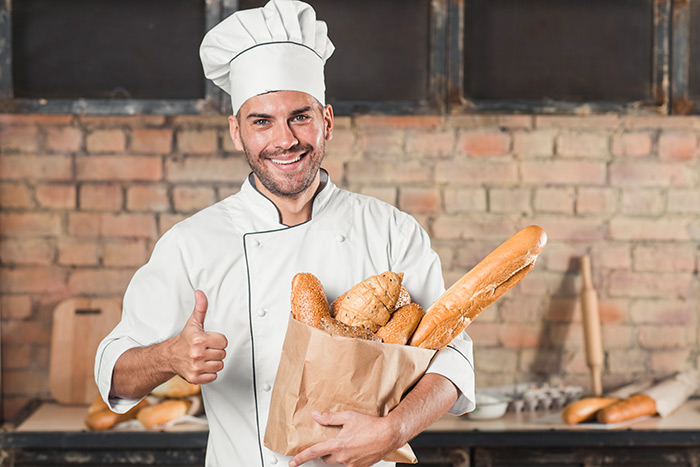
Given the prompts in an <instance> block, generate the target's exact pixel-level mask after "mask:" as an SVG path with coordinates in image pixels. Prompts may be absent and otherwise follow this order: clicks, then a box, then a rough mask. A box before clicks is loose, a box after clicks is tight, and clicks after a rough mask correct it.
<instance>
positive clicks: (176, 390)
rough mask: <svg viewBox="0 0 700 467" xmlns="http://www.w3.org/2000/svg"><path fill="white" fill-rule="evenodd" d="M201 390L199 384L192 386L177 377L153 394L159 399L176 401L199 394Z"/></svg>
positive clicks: (152, 392) (162, 385)
mask: <svg viewBox="0 0 700 467" xmlns="http://www.w3.org/2000/svg"><path fill="white" fill-rule="evenodd" d="M200 390H201V389H200V387H199V384H191V383H189V382H187V381H186V380H185V379H183V378H182V377H180V376H178V375H175V376H173V377H172V378H170V379H169V380H168V381H166V382H165V383H163V384H161V385H160V386H158V387H157V388H155V389H154V390H153V391H151V394H153V395H154V396H157V397H166V398H171V399H175V398H179V397H187V396H191V395H194V394H199V392H200Z"/></svg>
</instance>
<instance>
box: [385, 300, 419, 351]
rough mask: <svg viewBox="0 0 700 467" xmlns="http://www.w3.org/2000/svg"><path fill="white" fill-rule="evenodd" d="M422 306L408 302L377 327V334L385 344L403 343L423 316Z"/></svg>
mask: <svg viewBox="0 0 700 467" xmlns="http://www.w3.org/2000/svg"><path fill="white" fill-rule="evenodd" d="M424 314H425V313H424V312H423V308H421V306H420V305H419V304H417V303H409V304H408V305H405V306H402V307H401V308H399V309H398V310H396V311H395V312H394V314H393V315H392V316H391V319H390V320H389V322H388V323H386V324H385V325H384V326H382V327H381V328H379V330H378V331H377V336H379V337H380V338H381V339H382V340H383V341H384V342H386V343H387V344H401V345H403V344H405V343H406V342H408V339H410V337H411V336H412V335H413V331H415V330H416V328H417V327H418V323H420V320H421V319H422V318H423V315H424Z"/></svg>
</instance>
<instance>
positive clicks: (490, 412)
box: [469, 394, 509, 420]
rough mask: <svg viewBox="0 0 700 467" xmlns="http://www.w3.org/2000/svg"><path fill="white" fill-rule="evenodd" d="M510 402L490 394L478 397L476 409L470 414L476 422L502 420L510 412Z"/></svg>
mask: <svg viewBox="0 0 700 467" xmlns="http://www.w3.org/2000/svg"><path fill="white" fill-rule="evenodd" d="M508 402H509V401H508V400H506V399H502V398H500V397H496V396H491V395H488V394H477V395H476V408H475V409H474V410H473V411H472V412H470V413H469V418H471V419H474V420H488V419H493V418H500V417H502V416H503V415H505V413H506V410H508Z"/></svg>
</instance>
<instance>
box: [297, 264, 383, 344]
mask: <svg viewBox="0 0 700 467" xmlns="http://www.w3.org/2000/svg"><path fill="white" fill-rule="evenodd" d="M291 307H292V316H293V317H294V319H296V320H297V321H300V322H302V323H304V324H307V325H309V326H313V327H315V328H318V329H322V330H324V331H326V332H328V333H330V334H331V335H334V336H343V337H355V338H360V339H367V340H374V341H380V340H381V339H379V338H378V337H377V336H376V334H374V333H372V332H370V331H367V330H365V329H361V328H357V327H355V326H352V325H348V324H346V323H342V322H340V321H338V320H336V319H335V318H333V317H332V316H331V314H330V306H329V305H328V299H327V298H326V292H325V291H324V290H323V285H321V281H319V280H318V278H317V277H316V276H314V275H313V274H310V273H306V272H300V273H298V274H296V275H295V276H294V278H293V279H292V297H291Z"/></svg>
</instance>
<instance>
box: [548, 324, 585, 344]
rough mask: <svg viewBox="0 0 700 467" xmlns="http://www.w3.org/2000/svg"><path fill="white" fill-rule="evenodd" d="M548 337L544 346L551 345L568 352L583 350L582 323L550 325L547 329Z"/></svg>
mask: <svg viewBox="0 0 700 467" xmlns="http://www.w3.org/2000/svg"><path fill="white" fill-rule="evenodd" d="M546 336H547V337H546V340H545V342H543V344H549V345H548V346H549V347H554V348H563V349H566V350H573V349H582V348H583V340H584V339H583V326H582V325H581V324H580V323H569V324H566V323H564V324H559V323H550V324H549V325H548V326H547V328H546ZM543 340H544V339H543Z"/></svg>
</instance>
